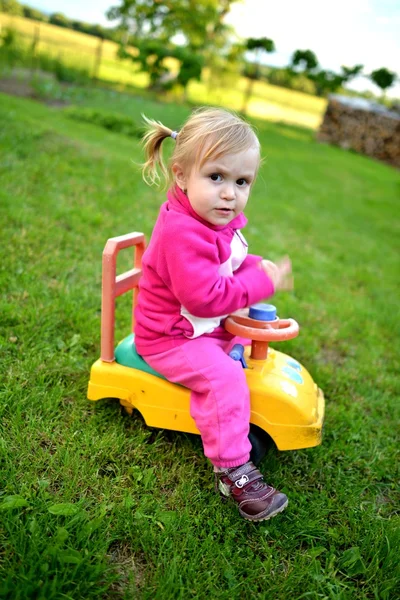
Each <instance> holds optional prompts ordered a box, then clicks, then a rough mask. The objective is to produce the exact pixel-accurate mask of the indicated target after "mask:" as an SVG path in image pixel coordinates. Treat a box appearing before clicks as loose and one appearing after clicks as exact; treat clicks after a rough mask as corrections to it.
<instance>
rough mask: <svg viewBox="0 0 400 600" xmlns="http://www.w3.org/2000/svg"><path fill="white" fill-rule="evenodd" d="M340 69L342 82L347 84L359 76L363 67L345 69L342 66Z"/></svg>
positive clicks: (356, 66)
mask: <svg viewBox="0 0 400 600" xmlns="http://www.w3.org/2000/svg"><path fill="white" fill-rule="evenodd" d="M340 68H341V69H342V76H343V78H344V82H345V83H347V82H348V81H350V80H351V79H354V77H357V75H360V74H361V73H362V70H363V68H364V65H355V66H354V67H345V66H344V65H342V66H341V67H340Z"/></svg>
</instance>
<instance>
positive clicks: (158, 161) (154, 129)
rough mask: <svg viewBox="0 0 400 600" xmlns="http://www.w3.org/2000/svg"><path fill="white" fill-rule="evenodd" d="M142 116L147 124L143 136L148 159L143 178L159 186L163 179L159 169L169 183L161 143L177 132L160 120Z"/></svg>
mask: <svg viewBox="0 0 400 600" xmlns="http://www.w3.org/2000/svg"><path fill="white" fill-rule="evenodd" d="M142 117H143V119H144V121H145V122H146V125H147V132H146V133H145V135H144V137H143V146H144V152H145V156H146V159H147V160H146V162H145V163H144V164H143V168H142V176H143V179H144V181H145V182H146V183H147V184H148V185H157V186H158V185H159V184H160V179H161V178H160V175H159V172H158V169H159V170H160V171H161V174H162V176H163V178H164V180H165V182H166V183H168V181H169V179H170V175H169V173H168V170H167V168H166V166H165V163H164V160H163V156H162V149H161V144H162V143H163V141H164V140H165V138H168V137H171V136H172V137H174V138H176V135H177V134H176V132H175V131H172V129H169V127H166V126H165V125H163V124H162V123H160V121H154V120H153V119H148V118H147V117H145V116H144V115H142ZM174 134H175V135H174Z"/></svg>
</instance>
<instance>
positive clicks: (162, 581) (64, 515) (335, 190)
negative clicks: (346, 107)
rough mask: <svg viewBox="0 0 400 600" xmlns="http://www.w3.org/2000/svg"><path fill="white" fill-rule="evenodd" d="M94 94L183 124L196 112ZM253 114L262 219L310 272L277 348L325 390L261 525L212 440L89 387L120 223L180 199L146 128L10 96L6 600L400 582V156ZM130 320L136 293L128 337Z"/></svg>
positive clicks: (335, 589) (3, 126)
mask: <svg viewBox="0 0 400 600" xmlns="http://www.w3.org/2000/svg"><path fill="white" fill-rule="evenodd" d="M91 102H92V106H93V108H103V109H106V108H108V110H112V111H113V112H121V113H123V114H128V113H129V114H130V116H133V117H134V116H135V115H138V114H140V112H145V113H146V114H148V115H149V116H152V117H154V118H160V119H163V120H164V121H165V122H166V123H167V124H170V125H171V126H172V127H178V126H179V124H180V123H181V122H182V120H183V119H184V118H185V116H186V115H187V113H188V109H187V108H184V107H178V106H175V105H174V104H168V105H162V104H160V103H152V102H150V101H148V100H144V99H139V98H130V99H128V97H126V96H118V95H117V94H116V93H115V92H109V93H108V92H103V93H100V92H96V93H94V94H93V96H92V99H91V97H90V94H89V93H87V94H86V96H85V98H84V99H82V103H84V104H85V105H87V106H90V105H91ZM256 125H257V127H258V130H259V135H260V140H261V143H262V147H263V153H264V155H265V158H266V160H265V162H264V164H263V166H262V169H261V173H260V177H259V180H258V182H257V184H256V186H255V189H254V192H253V195H252V198H251V200H250V203H249V206H248V211H247V214H248V217H249V219H250V223H249V226H248V228H247V230H246V237H247V238H248V241H249V243H250V245H251V250H252V251H253V252H255V253H260V254H262V255H264V256H267V257H270V258H272V259H275V258H277V257H279V256H281V255H282V254H284V253H288V254H290V255H291V257H292V259H293V264H294V272H295V277H296V280H295V281H296V289H295V292H294V293H292V294H282V295H280V296H279V297H278V298H277V299H276V303H277V305H278V307H279V314H280V315H281V316H285V315H286V316H292V317H294V318H296V319H297V320H298V321H299V322H300V325H301V327H302V329H301V334H300V337H299V338H298V339H297V340H294V341H292V342H287V343H285V344H282V345H281V348H282V349H283V350H284V351H287V352H289V353H290V354H292V355H293V356H295V357H296V358H297V359H299V360H300V361H301V362H302V363H303V364H304V365H305V366H306V367H307V368H308V370H309V371H310V372H311V374H312V375H313V377H314V379H315V380H316V381H317V382H318V384H319V385H320V387H322V389H323V390H324V392H325V396H326V402H327V406H326V421H325V432H324V440H323V444H322V446H320V447H318V448H314V449H309V450H303V451H294V452H286V453H279V452H277V451H275V450H272V451H271V452H270V453H269V454H268V456H267V457H266V459H265V460H264V461H263V463H262V465H261V469H262V471H263V472H264V473H265V474H266V476H267V479H268V480H269V481H271V482H272V483H273V484H274V485H276V486H277V487H279V488H280V489H282V490H283V491H284V492H285V493H287V494H288V496H289V506H288V508H287V510H286V511H285V512H284V513H283V514H282V515H280V516H278V517H276V518H275V519H273V520H271V521H269V522H264V523H260V524H251V523H247V522H244V521H242V520H241V518H240V517H239V515H238V513H237V510H236V508H235V507H234V506H233V505H231V504H227V505H223V504H221V503H220V501H219V499H218V497H217V496H216V495H215V494H214V491H213V484H212V478H211V468H210V466H209V465H208V464H207V461H206V459H205V458H204V456H203V454H202V448H201V444H200V441H199V439H198V438H196V437H191V436H186V435H183V434H178V433H174V432H167V431H156V430H150V429H148V428H147V427H146V426H145V425H144V424H143V423H142V422H141V421H140V420H139V419H138V418H135V417H129V416H128V415H127V414H125V413H124V412H122V411H121V410H120V407H119V405H118V403H116V402H112V401H101V402H99V403H98V404H96V405H94V404H91V403H90V402H89V401H88V400H87V399H86V386H87V382H88V375H89V369H90V365H91V363H92V362H93V361H94V360H95V359H96V358H97V357H98V354H99V327H100V286H101V253H102V250H103V246H104V243H105V241H106V239H107V238H108V237H111V236H115V235H120V234H123V233H126V232H128V231H132V230H138V231H144V232H145V233H146V235H149V234H150V232H151V229H152V225H153V223H154V220H155V218H156V215H157V211H158V207H159V204H160V203H161V202H162V200H163V197H164V194H163V193H162V192H157V191H154V190H151V189H149V188H147V187H146V186H145V185H144V184H143V182H142V181H141V178H140V175H139V172H138V168H137V166H136V164H137V163H138V162H140V161H141V160H142V155H141V151H140V146H139V142H138V141H137V140H134V139H132V138H128V137H125V136H123V135H119V134H115V133H110V132H106V131H105V130H103V129H100V128H98V127H96V126H93V125H88V124H84V123H77V122H74V121H72V120H70V119H68V117H67V116H66V115H64V114H63V113H62V111H59V110H55V109H50V108H48V107H46V106H43V105H40V104H38V103H35V102H33V101H29V100H22V99H15V98H11V97H7V96H5V95H0V152H1V161H0V220H1V224H2V242H3V243H2V246H1V261H0V279H1V291H2V294H1V300H0V303H1V306H0V311H1V325H0V327H1V330H0V333H1V362H0V369H1V381H2V383H1V397H0V424H1V425H0V427H1V438H0V442H1V454H0V456H1V471H0V473H1V475H0V481H1V487H2V490H1V496H0V509H1V519H0V597H1V598H5V599H10V600H11V599H12V600H19V599H20V600H25V599H27V598H35V599H43V600H44V599H45V600H55V599H57V600H58V599H60V600H61V599H63V600H66V599H71V600H72V599H73V600H77V599H78V598H79V599H80V598H82V599H85V600H87V599H90V598H102V599H110V600H111V599H113V600H114V599H126V600H128V599H131V598H135V599H136V598H138V599H141V600H142V599H148V600H150V599H151V600H154V599H159V600H169V599H170V600H175V599H179V598H181V599H185V600H186V599H187V598H201V599H209V598H220V599H229V600H232V599H239V598H240V599H242V598H254V597H255V598H268V599H274V600H287V599H291V600H292V599H293V600H300V599H307V600H319V599H330V600H331V599H332V600H354V599H356V600H361V599H373V600H393V599H394V598H397V597H399V594H400V589H399V583H398V582H399V581H400V569H399V559H398V548H399V544H400V528H399V517H398V514H397V512H396V511H397V510H398V502H399V495H398V475H399V473H398V465H399V451H398V446H399V443H398V429H397V430H396V427H398V423H399V407H398V397H399V378H398V365H399V362H398V356H399V317H400V315H399V308H398V306H399V304H398V297H399V285H398V240H399V196H400V193H399V192H400V177H399V173H398V172H396V171H395V170H393V169H391V168H389V167H387V166H385V165H383V164H379V163H377V162H374V161H372V160H369V159H367V158H365V157H361V156H357V155H355V154H352V153H347V152H344V151H342V150H340V149H337V148H331V147H328V146H321V145H318V144H317V143H316V142H315V141H314V140H313V134H312V133H311V132H310V131H309V130H306V129H299V128H295V127H289V126H286V125H273V124H271V123H267V122H261V121H259V122H257V123H256ZM171 143H172V142H171ZM122 258H123V259H122V261H121V265H122V266H125V265H126V264H127V260H128V259H130V254H129V256H128V258H126V257H125V258H124V257H122ZM129 322H130V310H129V303H128V300H125V299H124V298H122V299H121V302H120V303H119V305H118V321H117V325H118V327H117V329H118V331H117V336H118V337H119V338H120V337H123V336H125V335H126V334H127V333H128V331H129ZM10 497H11V498H10Z"/></svg>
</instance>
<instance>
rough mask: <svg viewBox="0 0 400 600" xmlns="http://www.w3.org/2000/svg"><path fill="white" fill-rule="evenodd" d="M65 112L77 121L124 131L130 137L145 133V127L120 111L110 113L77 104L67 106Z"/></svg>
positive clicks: (118, 131)
mask: <svg viewBox="0 0 400 600" xmlns="http://www.w3.org/2000/svg"><path fill="white" fill-rule="evenodd" d="M65 113H66V114H67V115H68V117H70V118H71V119H74V120H75V121H83V122H84V123H91V124H92V125H97V126H99V127H103V128H104V129H108V130H110V131H114V132H116V133H122V134H124V135H127V136H130V137H139V138H140V137H142V135H143V133H144V132H143V127H139V126H138V125H137V124H136V123H135V121H134V120H133V119H130V118H129V117H127V116H125V115H121V114H118V113H110V112H105V111H102V110H98V109H91V108H81V107H77V106H71V107H68V108H66V109H65Z"/></svg>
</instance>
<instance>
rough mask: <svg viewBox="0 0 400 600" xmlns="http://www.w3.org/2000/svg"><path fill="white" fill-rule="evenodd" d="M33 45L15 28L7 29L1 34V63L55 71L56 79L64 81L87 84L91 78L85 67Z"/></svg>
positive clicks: (50, 71) (11, 66)
mask: <svg viewBox="0 0 400 600" xmlns="http://www.w3.org/2000/svg"><path fill="white" fill-rule="evenodd" d="M33 50H34V49H33V47H32V46H31V45H27V44H26V43H24V40H23V38H22V36H20V34H19V33H17V31H16V30H15V29H10V28H8V29H5V30H4V32H2V35H1V36H0V64H2V65H3V66H4V67H3V68H5V69H7V68H13V67H20V66H24V67H28V68H30V69H32V70H35V69H40V70H43V71H46V72H48V73H53V74H54V75H55V77H56V79H57V80H58V81H60V82H64V83H78V84H81V85H83V84H86V83H88V81H89V80H90V76H89V72H88V70H87V69H85V68H80V67H77V66H75V65H69V64H68V63H66V62H65V61H63V60H61V59H59V58H57V57H55V56H52V55H49V54H48V53H46V52H44V51H40V52H37V51H33Z"/></svg>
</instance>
